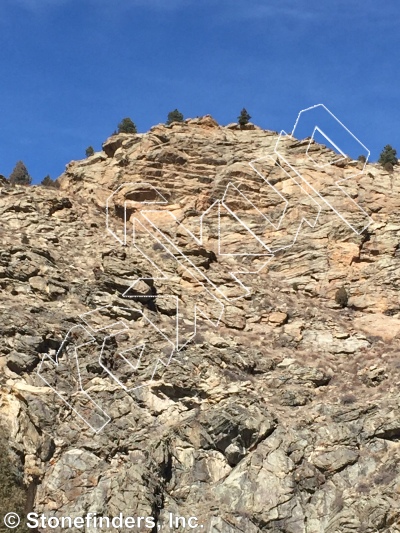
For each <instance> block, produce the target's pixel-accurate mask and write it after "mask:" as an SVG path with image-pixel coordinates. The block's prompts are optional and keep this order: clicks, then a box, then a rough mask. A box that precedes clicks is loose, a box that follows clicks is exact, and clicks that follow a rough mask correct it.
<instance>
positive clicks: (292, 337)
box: [0, 116, 400, 533]
mask: <svg viewBox="0 0 400 533" xmlns="http://www.w3.org/2000/svg"><path fill="white" fill-rule="evenodd" d="M278 140H279V150H280V153H282V154H283V155H284V161H285V162H283V161H282V158H281V160H279V158H278V160H277V158H276V156H274V154H273V149H274V146H275V145H276V143H277V142H278ZM307 145H308V141H296V140H293V139H291V138H287V137H284V138H281V139H279V136H278V134H277V133H276V132H270V131H264V130H261V129H259V128H257V127H254V126H250V127H249V129H245V130H238V129H235V127H234V126H230V127H221V126H218V124H216V122H215V121H214V120H213V119H212V118H211V117H209V116H208V117H203V118H200V119H193V120H188V121H186V122H185V123H182V124H178V123H174V124H172V125H171V126H170V127H166V126H163V125H159V126H155V127H154V128H152V129H151V130H150V132H148V133H146V134H137V135H124V134H120V135H117V136H113V137H111V138H110V139H108V140H107V141H106V142H105V143H104V146H103V152H101V153H96V154H95V155H93V156H92V157H90V158H88V159H86V160H84V161H77V162H72V163H70V164H69V165H68V166H67V169H66V172H65V173H64V174H63V175H62V176H61V177H60V178H59V181H60V184H61V189H60V190H56V191H54V190H50V189H44V188H42V187H30V188H23V187H16V188H9V187H8V186H7V185H6V184H4V185H2V192H1V195H0V210H1V221H2V222H1V239H2V247H1V255H0V287H1V292H2V298H1V302H0V306H1V308H2V311H3V312H2V315H3V320H2V324H1V331H0V333H1V336H2V343H1V358H0V364H1V366H2V370H1V407H0V415H1V419H2V425H3V426H4V427H5V429H6V430H7V432H8V434H9V435H10V446H11V449H12V451H13V453H16V454H17V456H18V457H20V458H21V461H22V464H23V468H24V480H25V484H26V486H27V487H29V491H28V492H29V497H27V499H28V500H29V501H28V502H27V508H29V509H34V510H35V511H36V512H39V513H42V512H43V513H45V514H46V515H47V516H51V515H55V516H67V515H69V516H84V515H85V514H86V513H88V512H93V513H97V514H98V515H104V516H117V515H118V514H119V513H120V512H122V513H123V514H124V515H126V516H127V515H131V516H135V515H139V516H153V517H154V518H155V522H156V526H155V529H154V530H155V531H156V530H157V525H163V526H164V527H163V530H165V531H168V526H167V522H168V516H169V513H174V514H176V515H180V516H186V517H189V516H195V517H197V518H198V520H199V523H200V524H202V525H204V528H203V529H202V531H209V532H210V533H211V532H213V533H214V532H220V533H234V532H244V531H246V532H250V533H253V532H254V533H256V532H258V531H271V532H272V531H274V532H277V531H281V532H286V533H298V532H299V533H300V532H304V533H305V532H307V533H317V532H326V533H328V532H329V533H334V532H343V533H347V532H354V531H357V532H358V531H360V532H361V531H365V532H371V533H372V532H373V531H382V532H396V531H400V525H399V522H400V501H399V499H400V496H399V494H400V465H399V460H400V455H399V443H398V439H399V438H400V408H399V398H400V396H399V393H398V386H399V384H400V359H399V355H398V354H399V344H400V340H399V334H400V302H399V291H398V289H399V276H400V270H399V251H398V250H399V244H400V211H399V207H400V174H399V172H398V171H397V170H395V171H394V172H393V173H388V172H386V171H384V170H383V169H381V168H380V167H378V166H375V165H367V167H366V169H365V171H364V172H363V173H361V170H362V168H361V165H360V163H358V162H356V161H350V160H348V159H347V160H342V161H339V162H337V163H336V164H334V165H329V166H325V167H323V168H318V169H316V168H315V165H314V164H313V163H312V161H310V159H309V158H308V156H307V154H306V153H305V149H306V147H307ZM311 150H312V151H313V152H314V154H315V157H318V158H319V161H322V162H324V163H325V162H326V163H328V162H329V161H330V160H331V158H332V153H331V152H330V151H329V150H328V149H326V148H324V147H321V146H319V145H312V146H311ZM271 157H272V159H271ZM252 161H256V162H255V163H253V167H254V168H252V167H251V166H250V165H249V163H250V162H252ZM288 164H290V165H291V168H290V167H289V166H288ZM293 168H296V169H297V170H298V172H299V173H300V174H301V176H303V177H305V179H306V180H307V183H304V182H303V183H302V185H303V187H302V188H301V187H299V183H296V182H295V180H296V179H297V181H299V178H298V177H296V175H295V174H293V170H292V169H293ZM257 171H258V172H257ZM355 174H356V177H354V178H353V177H352V176H353V175H355ZM262 176H264V178H267V179H268V180H269V183H270V184H272V185H274V187H275V189H272V188H271V186H269V185H268V184H267V183H266V182H265V179H263V177H262ZM345 178H349V179H348V181H346V182H342V186H343V189H344V190H345V191H346V192H347V193H348V195H349V197H351V198H353V199H354V200H355V201H356V202H357V204H358V205H359V206H361V207H362V209H363V210H364V211H363V212H361V211H360V210H359V209H357V208H356V207H355V206H354V204H353V203H352V202H350V201H349V197H347V196H345V195H344V194H343V191H342V190H341V189H339V188H338V187H337V186H336V185H335V183H336V182H337V181H338V180H343V179H345ZM229 184H230V185H229ZM310 184H312V185H313V189H311V187H310V186H309V185H310ZM228 185H229V187H228ZM227 187H228V188H227ZM114 192H115V194H114V196H113V197H112V198H110V196H111V195H112V194H113V193H114ZM318 193H319V194H318ZM283 198H286V199H287V205H286V204H285V201H284V200H283ZM322 198H324V199H325V200H327V201H328V203H329V205H328V204H327V203H326V202H324V201H322ZM156 202H158V203H156ZM221 202H223V203H221ZM285 206H286V207H285ZM332 208H333V209H332ZM150 211H151V213H150ZM146 212H147V213H146ZM283 215H284V216H283ZM339 215H341V216H339ZM368 216H371V217H372V223H371V224H370V225H369V226H368V228H367V229H366V230H365V231H363V232H362V233H361V231H358V233H359V234H358V233H357V232H355V231H354V230H353V229H352V228H351V227H350V226H349V224H351V225H352V226H353V228H355V229H362V228H363V226H364V225H365V224H366V223H368V221H369V219H368ZM107 217H108V219H107ZM125 217H126V221H125ZM265 217H268V218H269V220H270V221H271V222H272V223H273V224H274V225H272V224H270V223H268V221H266V219H265ZM303 218H305V219H306V220H308V222H309V224H307V223H304V222H303V224H302V227H301V231H300V232H299V234H298V235H297V229H298V227H299V224H300V222H301V220H302V219H303ZM135 221H136V222H135ZM106 222H107V223H108V227H109V229H110V230H112V232H113V234H114V235H112V234H111V233H110V231H107V227H106ZM133 226H134V227H135V234H134V235H135V240H134V241H132V231H133ZM200 228H201V229H202V233H201V234H200ZM125 235H126V239H125ZM200 236H201V238H200ZM195 237H197V238H198V240H197V241H196V238H195ZM271 250H272V251H274V252H276V253H275V254H274V257H269V256H268V253H269V251H271ZM232 272H236V273H237V272H239V274H236V278H235V277H233V276H232V274H231V273H232ZM252 272H253V273H252ZM135 280H141V281H139V282H138V283H136V284H135V285H134V282H135ZM238 280H239V281H240V282H241V283H239V281H238ZM244 286H245V287H248V290H246V289H245V288H244ZM341 287H345V290H346V292H347V294H348V297H349V300H348V305H347V307H342V306H341V305H340V304H338V303H337V302H336V301H335V295H336V293H337V291H338V289H339V288H341ZM225 296H226V297H228V300H224V297H225ZM221 301H223V302H224V304H225V305H224V308H223V314H222V316H221V317H220V318H221V319H220V323H219V324H218V326H213V325H212V324H211V323H210V322H208V321H207V320H206V317H208V318H209V319H210V320H211V321H214V322H216V319H217V318H218V317H219V313H220V311H221V309H222V308H221V307H220V302H221ZM196 306H197V309H198V310H199V315H198V320H197V321H195V319H194V316H195V315H194V312H195V309H196ZM177 308H179V312H178V315H176V313H177ZM200 311H201V313H203V314H201V313H200ZM90 312H92V313H91V314H89V315H88V314H87V313H90ZM176 316H178V322H177V321H176ZM177 323H178V324H179V334H178V340H179V342H180V345H181V346H182V345H184V344H185V342H187V344H186V346H185V347H184V348H183V349H182V350H180V351H179V352H178V353H174V354H173V360H171V361H170V359H169V357H170V355H171V354H170V352H168V348H171V342H170V339H171V338H174V334H175V329H176V325H177ZM88 324H89V326H88ZM116 324H117V326H116ZM124 324H125V326H124ZM149 324H151V325H152V326H156V327H149ZM83 326H84V327H86V330H83V329H82V328H83ZM124 327H125V328H126V329H124ZM71 330H72V333H71V334H70V336H69V337H68V343H65V344H64V345H62V342H63V340H64V339H65V338H66V336H67V335H68V332H70V331H71ZM85 331H86V333H87V331H90V332H91V333H92V334H93V337H92V338H88V337H87V336H86V333H85ZM118 331H119V333H118ZM73 334H76V337H73ZM167 339H169V341H168V340H167ZM144 343H147V345H146V346H147V347H150V346H151V349H150V350H149V349H147V351H143V354H142V355H143V358H142V360H141V364H138V365H137V367H135V364H136V362H137V360H138V356H139V353H141V352H140V350H139V352H138V351H136V352H132V353H131V354H130V355H131V356H132V358H131V359H130V362H131V366H129V364H128V362H127V359H128V360H129V356H128V355H127V354H128V351H127V350H130V349H132V348H133V347H134V346H135V345H140V346H142V345H143V344H144ZM75 347H78V348H77V351H76V352H75V351H74V348H75ZM121 353H124V354H125V355H126V359H123V358H121V356H120V355H119V354H121ZM56 354H58V357H59V359H58V362H59V366H58V367H56V366H55V365H54V363H52V362H51V360H50V358H52V360H55V359H56V358H57V355H56ZM76 354H78V355H77V356H76ZM154 354H156V355H154ZM154 358H155V359H156V360H161V361H164V363H165V362H169V361H170V364H169V365H167V366H164V365H163V364H158V365H156V366H154V360H155V359H154ZM134 363H135V364H134ZM77 364H78V366H79V372H78V371H77V368H76V365H77ZM132 365H133V366H132ZM152 365H153V366H152ZM40 369H42V371H41V373H42V375H43V376H44V377H45V378H46V379H47V383H46V382H45V381H43V380H42V379H41V377H40V376H39V375H38V370H40ZM149 369H151V371H150V370H149ZM154 369H155V371H154V375H153V370H154ZM127 370H128V372H127ZM151 377H153V379H152V381H151V383H150V384H148V385H146V386H144V387H140V388H135V387H137V386H138V385H140V384H142V383H148V381H149V379H150V378H151ZM116 378H117V379H116ZM79 380H80V382H79ZM80 386H82V388H83V390H84V391H86V394H83V393H82V392H79V387H80ZM126 389H132V390H131V391H127V390H126ZM54 390H56V391H57V392H58V393H59V395H60V396H58V395H57V394H56V393H55V392H54ZM62 398H64V401H63V399H62ZM66 401H67V402H68V403H66ZM78 413H79V414H80V415H81V416H79V415H78ZM105 422H108V423H106V424H105V425H104V428H103V429H102V430H101V431H98V432H97V433H96V432H95V431H93V429H92V428H91V427H90V426H89V424H92V426H93V428H94V429H95V430H96V429H99V428H100V427H101V425H102V423H105ZM121 530H122V531H124V529H121ZM139 530H140V529H139ZM142 530H143V531H145V530H148V529H144V528H142ZM87 531H90V529H87Z"/></svg>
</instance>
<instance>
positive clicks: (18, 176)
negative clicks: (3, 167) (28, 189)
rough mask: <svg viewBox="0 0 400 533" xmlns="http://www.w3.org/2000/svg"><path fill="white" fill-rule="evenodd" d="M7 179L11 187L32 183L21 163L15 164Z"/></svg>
mask: <svg viewBox="0 0 400 533" xmlns="http://www.w3.org/2000/svg"><path fill="white" fill-rule="evenodd" d="M8 179H9V181H10V183H11V185H30V184H31V183H32V178H31V176H30V175H29V172H28V170H27V168H26V166H25V165H24V163H23V162H22V161H18V162H17V164H16V165H15V167H14V170H13V171H12V172H11V174H10V176H9V178H8Z"/></svg>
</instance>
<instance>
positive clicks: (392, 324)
mask: <svg viewBox="0 0 400 533" xmlns="http://www.w3.org/2000/svg"><path fill="white" fill-rule="evenodd" d="M354 327H355V328H356V329H359V330H360V331H363V332H364V333H367V334H368V335H372V336H374V337H381V338H382V339H383V340H384V341H391V340H392V339H394V338H395V337H396V336H397V335H399V334H400V320H398V319H397V318H392V317H391V316H386V315H382V314H380V313H374V314H371V315H366V316H363V317H360V318H356V319H355V320H354Z"/></svg>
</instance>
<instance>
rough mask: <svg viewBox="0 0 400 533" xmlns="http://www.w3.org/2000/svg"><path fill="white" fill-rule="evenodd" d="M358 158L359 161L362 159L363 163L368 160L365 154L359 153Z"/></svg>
mask: <svg viewBox="0 0 400 533" xmlns="http://www.w3.org/2000/svg"><path fill="white" fill-rule="evenodd" d="M357 159H358V161H361V163H365V162H366V160H367V158H366V157H365V155H364V154H361V155H359V156H358V158H357Z"/></svg>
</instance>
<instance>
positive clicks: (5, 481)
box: [0, 428, 27, 533]
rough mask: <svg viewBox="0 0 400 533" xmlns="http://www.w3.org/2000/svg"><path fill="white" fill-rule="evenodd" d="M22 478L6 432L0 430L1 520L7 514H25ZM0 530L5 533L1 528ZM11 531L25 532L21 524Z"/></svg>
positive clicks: (24, 491) (25, 493) (24, 492)
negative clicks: (12, 455)
mask: <svg viewBox="0 0 400 533" xmlns="http://www.w3.org/2000/svg"><path fill="white" fill-rule="evenodd" d="M22 478H23V472H22V467H18V466H17V465H16V458H12V457H11V450H10V448H9V444H8V439H7V436H6V432H5V431H4V429H3V428H0V516H1V517H2V518H3V517H4V516H5V515H6V514H7V513H9V512H13V513H17V514H18V515H19V516H21V517H22V516H23V515H24V514H25V505H26V501H27V492H26V488H25V486H24V485H23V482H22ZM0 527H1V526H0ZM0 530H1V531H6V530H5V529H4V530H3V529H2V528H1V529H0ZM12 531H15V532H16V533H22V532H23V531H26V530H25V527H24V524H22V523H21V525H20V526H19V527H17V528H16V529H13V530H12Z"/></svg>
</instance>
